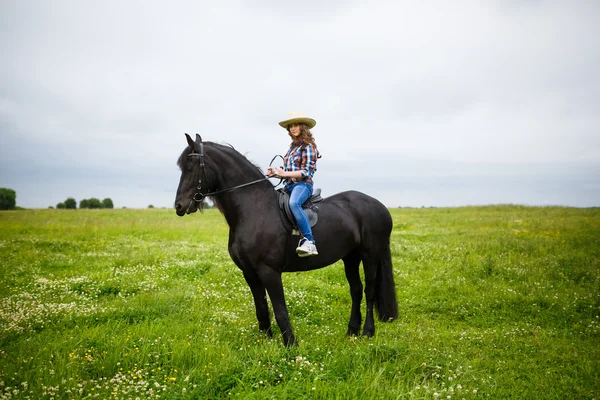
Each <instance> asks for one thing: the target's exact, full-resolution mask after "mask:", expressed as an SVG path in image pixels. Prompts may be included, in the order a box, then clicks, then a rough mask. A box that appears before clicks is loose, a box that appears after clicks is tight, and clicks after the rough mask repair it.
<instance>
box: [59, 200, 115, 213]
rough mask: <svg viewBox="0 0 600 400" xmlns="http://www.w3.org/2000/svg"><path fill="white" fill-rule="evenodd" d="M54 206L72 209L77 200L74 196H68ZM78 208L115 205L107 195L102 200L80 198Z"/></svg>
mask: <svg viewBox="0 0 600 400" xmlns="http://www.w3.org/2000/svg"><path fill="white" fill-rule="evenodd" d="M56 208H61V209H70V210H74V209H76V208H77V201H76V200H75V199H74V198H72V197H69V198H68V199H66V200H65V201H63V202H61V203H58V204H57V205H56ZM79 208H115V206H114V204H113V201H112V200H111V199H110V198H108V197H107V198H106V199H104V200H102V201H100V199H97V198H95V197H92V198H90V199H83V200H81V201H80V202H79Z"/></svg>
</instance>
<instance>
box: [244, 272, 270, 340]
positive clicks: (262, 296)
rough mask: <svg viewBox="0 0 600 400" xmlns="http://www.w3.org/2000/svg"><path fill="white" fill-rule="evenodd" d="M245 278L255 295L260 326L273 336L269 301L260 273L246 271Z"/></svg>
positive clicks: (263, 330)
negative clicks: (259, 276) (247, 272)
mask: <svg viewBox="0 0 600 400" xmlns="http://www.w3.org/2000/svg"><path fill="white" fill-rule="evenodd" d="M244 278H245V279H246V282H247V283H248V286H250V290H251V291H252V296H253V297H254V306H255V307H256V318H257V319H258V328H259V329H260V330H261V331H262V332H264V333H266V334H267V335H269V337H273V329H272V328H271V316H270V315H269V304H268V303H267V293H266V291H265V287H264V286H263V284H262V282H261V281H260V279H259V278H258V275H253V274H246V273H244Z"/></svg>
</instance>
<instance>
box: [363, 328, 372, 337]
mask: <svg viewBox="0 0 600 400" xmlns="http://www.w3.org/2000/svg"><path fill="white" fill-rule="evenodd" d="M362 335H363V336H366V337H373V336H375V329H364V330H363V333H362Z"/></svg>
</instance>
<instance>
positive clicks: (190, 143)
mask: <svg viewBox="0 0 600 400" xmlns="http://www.w3.org/2000/svg"><path fill="white" fill-rule="evenodd" d="M185 138H186V139H187V142H188V144H189V145H190V147H191V148H192V149H193V148H194V141H193V140H192V138H191V137H190V135H188V134H187V133H186V134H185Z"/></svg>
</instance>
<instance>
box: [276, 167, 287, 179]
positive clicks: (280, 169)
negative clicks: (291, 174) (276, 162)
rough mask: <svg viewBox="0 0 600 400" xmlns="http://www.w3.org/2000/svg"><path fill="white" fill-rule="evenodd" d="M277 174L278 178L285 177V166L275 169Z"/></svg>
mask: <svg viewBox="0 0 600 400" xmlns="http://www.w3.org/2000/svg"><path fill="white" fill-rule="evenodd" d="M275 175H277V177H278V178H285V171H284V169H283V168H277V169H276V170H275Z"/></svg>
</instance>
